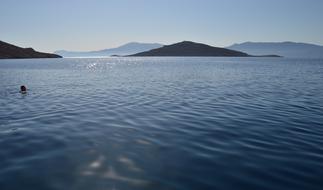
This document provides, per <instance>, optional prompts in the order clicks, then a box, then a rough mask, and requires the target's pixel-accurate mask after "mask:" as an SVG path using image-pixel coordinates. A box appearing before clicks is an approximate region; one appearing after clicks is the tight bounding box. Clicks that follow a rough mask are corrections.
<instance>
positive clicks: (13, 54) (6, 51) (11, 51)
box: [0, 41, 61, 59]
mask: <svg viewBox="0 0 323 190" xmlns="http://www.w3.org/2000/svg"><path fill="white" fill-rule="evenodd" d="M27 58H61V56H60V55H56V54H51V53H43V52H38V51H35V50H34V49H32V48H21V47H18V46H15V45H12V44H9V43H6V42H3V41H0V59H27Z"/></svg>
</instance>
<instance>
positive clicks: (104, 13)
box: [0, 0, 323, 52]
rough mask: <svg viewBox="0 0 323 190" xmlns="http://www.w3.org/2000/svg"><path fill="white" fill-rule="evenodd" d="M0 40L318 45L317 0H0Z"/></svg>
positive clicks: (77, 45) (100, 45)
mask: <svg viewBox="0 0 323 190" xmlns="http://www.w3.org/2000/svg"><path fill="white" fill-rule="evenodd" d="M0 1H1V7H0V25H1V33H0V37H1V38H0V40H3V41H6V42H8V43H12V44H15V45H19V46H22V47H30V46H31V47H33V48H35V49H37V50H41V51H49V52H53V51H55V50H60V49H66V50H76V51H87V50H99V49H105V48H112V47H116V46H119V45H122V44H125V43H128V42H132V41H138V42H148V43H163V44H171V43H174V42H179V41H183V40H190V41H196V42H201V43H207V44H210V45H214V46H220V47H224V46H229V45H231V44H233V43H242V42H245V41H266V42H270V41H273V42H277V41H295V42H305V43H314V44H318V45H323V38H322V34H323V25H322V24H321V23H322V18H323V12H322V11H321V9H322V7H323V1H321V0H284V1H281V0H203V1H198V0H137V1H133V0H111V1H104V0H93V1H89V0H79V1H77V0H69V1H64V0H57V1H43V0H30V1H18V0H0Z"/></svg>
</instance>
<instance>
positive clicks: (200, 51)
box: [129, 41, 251, 57]
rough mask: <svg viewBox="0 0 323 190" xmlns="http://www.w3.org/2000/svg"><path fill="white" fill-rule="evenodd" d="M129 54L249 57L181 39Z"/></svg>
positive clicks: (244, 54)
mask: <svg viewBox="0 0 323 190" xmlns="http://www.w3.org/2000/svg"><path fill="white" fill-rule="evenodd" d="M129 56H210V57H211V56H212V57H213V56H219V57H220V56H221V57H249V56H251V55H248V54H246V53H243V52H240V51H234V50H230V49H225V48H218V47H212V46H209V45H206V44H201V43H195V42H190V41H183V42H179V43H175V44H172V45H166V46H163V47H161V48H157V49H152V50H149V51H145V52H141V53H137V54H133V55H129Z"/></svg>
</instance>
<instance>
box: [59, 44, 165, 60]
mask: <svg viewBox="0 0 323 190" xmlns="http://www.w3.org/2000/svg"><path fill="white" fill-rule="evenodd" d="M162 46H163V45H162V44H158V43H138V42H131V43H127V44H125V45H122V46H119V47H117V48H111V49H103V50H99V51H84V52H78V51H66V50H60V51H55V53H56V54H59V55H61V56H63V57H104V56H112V55H120V56H122V55H130V54H135V53H139V52H143V51H148V50H151V49H155V48H159V47H162Z"/></svg>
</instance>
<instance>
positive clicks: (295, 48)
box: [227, 42, 323, 58]
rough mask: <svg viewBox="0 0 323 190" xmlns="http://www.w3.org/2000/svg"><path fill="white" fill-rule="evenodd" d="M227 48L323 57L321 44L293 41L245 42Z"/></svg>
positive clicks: (248, 51) (304, 56) (260, 52)
mask: <svg viewBox="0 0 323 190" xmlns="http://www.w3.org/2000/svg"><path fill="white" fill-rule="evenodd" d="M227 48H228V49H232V50H236V51H243V52H246V53H248V54H252V55H264V54H276V55H281V56H283V57H290V58H323V46H319V45H314V44H307V43H295V42H245V43H241V44H234V45H232V46H229V47H227Z"/></svg>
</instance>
